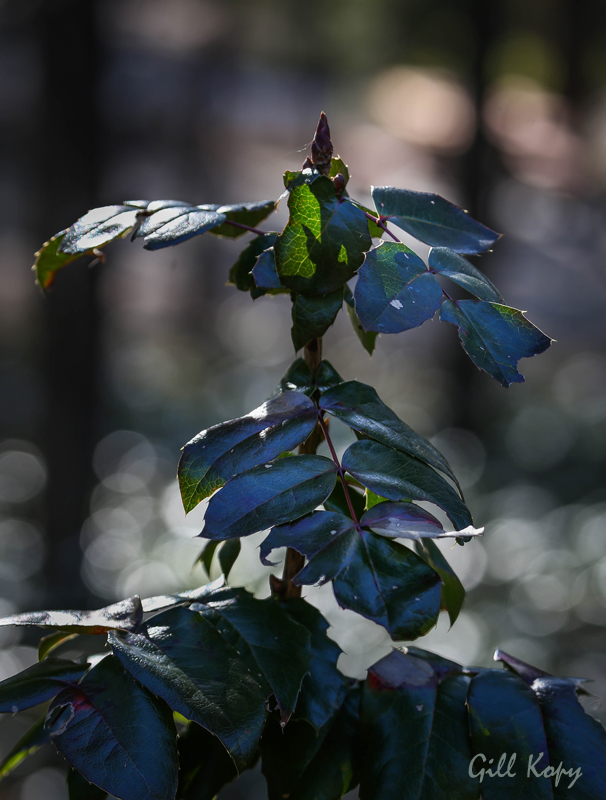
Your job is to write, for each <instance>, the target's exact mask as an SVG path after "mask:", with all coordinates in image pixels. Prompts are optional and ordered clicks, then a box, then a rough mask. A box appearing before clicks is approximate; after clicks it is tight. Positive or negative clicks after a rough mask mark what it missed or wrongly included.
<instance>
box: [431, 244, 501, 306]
mask: <svg viewBox="0 0 606 800" xmlns="http://www.w3.org/2000/svg"><path fill="white" fill-rule="evenodd" d="M427 260H428V264H429V266H430V267H431V269H432V270H434V271H435V272H438V273H439V274H440V275H445V276H446V277H447V278H450V280H451V281H453V282H454V283H457V284H458V285H459V286H462V287H463V288H464V289H467V291H468V292H470V293H471V294H473V295H475V296H476V297H478V298H479V299H480V300H488V301H489V302H491V303H502V302H503V298H502V297H501V295H500V294H499V291H498V289H497V287H496V286H495V285H494V284H492V283H491V282H490V281H489V280H488V278H487V277H486V275H484V273H483V272H480V270H479V269H478V268H477V267H474V265H473V264H472V263H470V262H469V261H468V260H467V259H466V258H463V256H460V255H458V253H454V252H453V251H452V250H449V249H448V248H447V247H432V248H431V250H430V251H429V255H428V259H427Z"/></svg>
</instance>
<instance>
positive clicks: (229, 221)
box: [223, 219, 267, 236]
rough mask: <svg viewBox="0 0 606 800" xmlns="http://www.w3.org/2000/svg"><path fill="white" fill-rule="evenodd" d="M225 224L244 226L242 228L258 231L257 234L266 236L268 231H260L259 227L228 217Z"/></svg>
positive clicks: (253, 231)
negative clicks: (252, 226)
mask: <svg viewBox="0 0 606 800" xmlns="http://www.w3.org/2000/svg"><path fill="white" fill-rule="evenodd" d="M223 225H234V226H235V227H236V228H242V230H245V231H250V232H251V233H256V234H257V236H264V235H265V234H266V233H267V231H260V230H259V229H258V228H251V227H250V225H243V224H242V223H241V222H234V221H233V220H232V219H226V220H225V222H224V223H223Z"/></svg>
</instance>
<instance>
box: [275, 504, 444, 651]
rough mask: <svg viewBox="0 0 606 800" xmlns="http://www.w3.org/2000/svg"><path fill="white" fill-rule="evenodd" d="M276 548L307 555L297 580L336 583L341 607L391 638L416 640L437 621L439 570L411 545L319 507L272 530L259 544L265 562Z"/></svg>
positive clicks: (301, 581)
mask: <svg viewBox="0 0 606 800" xmlns="http://www.w3.org/2000/svg"><path fill="white" fill-rule="evenodd" d="M278 547H293V548H294V549H295V550H297V552H299V553H302V554H303V555H305V556H307V558H308V559H309V562H308V563H307V565H306V566H305V567H304V568H303V569H302V570H301V571H300V572H299V573H298V574H297V575H296V577H295V578H294V583H295V584H297V585H304V586H312V585H315V584H318V583H320V584H321V583H326V582H327V581H332V582H333V590H334V593H335V597H336V599H337V602H338V603H339V605H340V606H342V607H343V608H349V609H351V610H352V611H355V612H357V613H358V614H361V615H362V616H364V617H366V618H367V619H371V620H373V621H374V622H376V623H378V624H379V625H382V626H383V627H384V628H385V629H386V630H387V631H388V633H389V634H390V636H391V637H392V638H393V639H408V640H411V639H416V638H417V637H418V636H422V635H423V634H425V633H427V631H428V630H430V629H431V628H432V627H433V626H434V625H435V624H436V621H437V617H438V614H439V611H440V585H441V584H440V578H439V576H438V575H437V573H436V572H434V570H433V569H431V567H428V566H427V564H425V563H424V562H423V561H422V560H421V559H420V558H419V557H418V556H417V555H416V554H415V553H413V552H412V551H411V550H409V549H408V548H407V547H403V546H402V545H399V544H397V543H395V542H393V541H390V540H388V539H385V538H384V537H382V536H378V535H376V534H374V533H372V532H370V531H366V530H362V529H359V530H358V529H357V528H356V526H355V524H354V523H353V521H352V520H351V519H349V518H348V517H346V516H343V515H342V514H338V513H335V512H329V511H316V512H314V513H313V514H310V515H309V516H307V517H304V518H303V519H301V520H298V521H297V522H294V523H291V524H289V525H281V526H279V527H276V528H272V530H271V532H270V534H269V536H268V537H267V538H266V539H265V541H264V542H263V543H262V545H261V550H260V556H261V560H262V561H264V562H265V563H267V560H266V559H267V556H268V555H269V553H270V552H271V550H273V549H276V548H278Z"/></svg>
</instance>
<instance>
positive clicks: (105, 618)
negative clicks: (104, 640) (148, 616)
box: [0, 597, 143, 634]
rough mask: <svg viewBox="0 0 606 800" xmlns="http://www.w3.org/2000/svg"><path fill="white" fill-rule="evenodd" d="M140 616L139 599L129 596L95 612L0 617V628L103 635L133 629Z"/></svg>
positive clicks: (29, 613) (42, 613) (47, 612)
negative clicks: (34, 628)
mask: <svg viewBox="0 0 606 800" xmlns="http://www.w3.org/2000/svg"><path fill="white" fill-rule="evenodd" d="M142 616H143V609H142V607H141V600H140V599H139V598H138V597H129V598H128V600H122V601H121V602H120V603H115V604H114V605H111V606H107V607H106V608H100V609H98V610H96V611H28V612H26V613H25V614H14V615H13V616H10V617H2V618H1V619H0V626H2V625H19V626H26V627H31V626H37V627H40V628H59V629H60V630H62V631H69V632H73V633H90V634H98V633H107V631H111V630H122V631H134V630H137V628H138V627H139V624H140V622H141V619H142Z"/></svg>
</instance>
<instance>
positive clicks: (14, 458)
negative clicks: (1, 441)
mask: <svg viewBox="0 0 606 800" xmlns="http://www.w3.org/2000/svg"><path fill="white" fill-rule="evenodd" d="M10 444H12V445H13V447H14V445H15V444H16V443H14V442H12V443H10ZM27 450H28V451H29V452H27V451H25V450H21V449H18V448H17V447H14V449H10V450H5V451H4V452H3V453H0V502H1V503H24V502H25V501H26V500H31V498H32V497H35V496H36V495H37V494H38V493H39V492H41V491H42V489H43V488H44V485H45V483H46V469H45V467H44V464H43V462H42V458H41V457H40V456H39V455H37V454H34V453H33V452H31V448H30V447H29V446H27Z"/></svg>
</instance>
